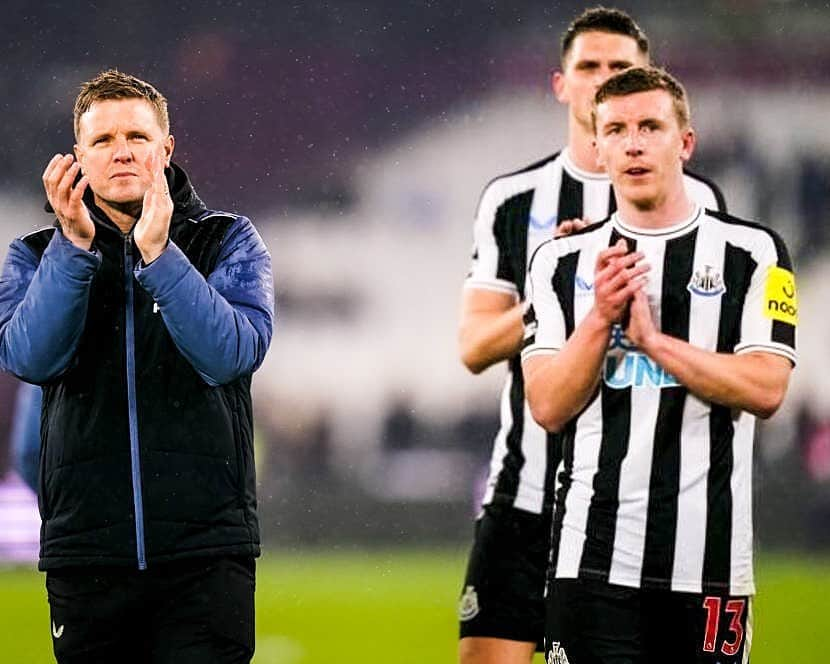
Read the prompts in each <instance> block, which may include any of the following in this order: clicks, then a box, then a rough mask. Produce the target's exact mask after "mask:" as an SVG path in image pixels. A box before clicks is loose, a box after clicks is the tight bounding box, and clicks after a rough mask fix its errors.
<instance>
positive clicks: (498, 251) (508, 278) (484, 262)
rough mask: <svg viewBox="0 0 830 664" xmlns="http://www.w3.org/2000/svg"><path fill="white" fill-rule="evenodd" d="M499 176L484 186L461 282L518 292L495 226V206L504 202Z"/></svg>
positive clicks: (502, 239)
mask: <svg viewBox="0 0 830 664" xmlns="http://www.w3.org/2000/svg"><path fill="white" fill-rule="evenodd" d="M503 190H504V186H503V182H502V180H495V181H494V182H491V183H490V185H488V187H487V188H486V189H485V190H484V193H483V194H482V196H481V201H480V203H479V205H478V211H477V213H476V220H475V225H474V227H473V256H472V263H471V265H470V271H469V272H468V274H467V279H466V281H465V282H464V286H465V287H467V288H483V289H485V290H493V291H500V292H504V293H512V294H515V295H518V293H519V289H518V286H517V284H518V282H519V278H520V276H524V275H518V274H515V267H514V262H513V261H511V260H510V256H509V248H508V246H507V242H506V237H505V235H504V234H503V233H498V232H497V230H496V222H497V219H498V210H499V206H500V205H502V203H503V202H504V198H505V194H504V191H503Z"/></svg>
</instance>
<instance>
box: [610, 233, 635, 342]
mask: <svg viewBox="0 0 830 664" xmlns="http://www.w3.org/2000/svg"><path fill="white" fill-rule="evenodd" d="M620 238H622V239H623V240H625V243H626V245H628V253H629V254H630V253H632V252H634V251H637V240H635V239H634V238H631V237H627V236H625V235H622V234H620V232H619V231H618V230H617V229H616V228H612V229H611V237H610V239H609V240H608V246H609V247H613V246H614V245H615V244H617V242H619V241H620ZM629 307H630V305H626V307H625V310H624V312H623V315H622V319H621V320H620V325H621V326H622V328H623V329H625V328H627V327H628V322H629V320H630V318H629V313H630V308H629Z"/></svg>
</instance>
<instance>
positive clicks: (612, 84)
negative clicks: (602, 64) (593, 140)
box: [591, 67, 692, 133]
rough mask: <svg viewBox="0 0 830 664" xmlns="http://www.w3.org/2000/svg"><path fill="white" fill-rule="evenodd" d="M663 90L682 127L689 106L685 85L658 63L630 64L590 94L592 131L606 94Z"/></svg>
mask: <svg viewBox="0 0 830 664" xmlns="http://www.w3.org/2000/svg"><path fill="white" fill-rule="evenodd" d="M650 90H665V91H666V92H668V93H669V95H670V96H671V98H672V102H673V103H674V113H675V116H676V117H677V124H678V125H680V128H681V129H686V128H687V127H688V126H689V123H690V122H691V119H692V114H691V111H690V109H689V97H688V95H687V94H686V90H685V88H684V87H683V86H682V85H681V84H680V81H678V80H677V79H676V78H675V77H674V76H672V75H671V74H669V73H668V72H667V71H666V70H665V69H660V68H659V67H631V68H630V69H626V70H625V71H622V72H620V73H619V74H615V75H614V76H612V77H611V78H609V79H608V80H607V81H605V83H603V84H602V85H601V86H600V88H599V90H597V93H596V95H595V96H594V109H593V112H592V113H591V118H592V122H593V126H594V133H596V131H597V106H599V105H600V104H601V103H602V102H604V101H605V100H607V99H608V98H610V97H626V96H628V95H633V94H635V93H637V92H649V91H650Z"/></svg>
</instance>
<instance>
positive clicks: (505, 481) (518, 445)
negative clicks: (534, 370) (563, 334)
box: [494, 355, 525, 501]
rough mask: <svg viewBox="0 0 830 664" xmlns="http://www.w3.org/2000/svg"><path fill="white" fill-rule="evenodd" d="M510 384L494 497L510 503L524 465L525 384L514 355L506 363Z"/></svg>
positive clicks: (520, 366) (519, 363)
mask: <svg viewBox="0 0 830 664" xmlns="http://www.w3.org/2000/svg"><path fill="white" fill-rule="evenodd" d="M508 365H509V367H510V372H511V374H512V378H513V380H512V382H511V384H510V412H511V414H512V418H513V420H512V424H511V425H510V431H508V432H507V438H506V441H505V443H506V446H507V452H506V454H505V455H504V459H502V463H501V470H500V471H499V479H498V480H497V481H496V486H495V489H494V491H495V494H496V496H498V495H502V496H509V497H510V499H511V501H512V500H515V499H516V494H517V493H518V489H519V474H520V473H521V472H522V468H523V467H524V465H525V455H524V454H523V453H522V436H523V435H524V425H525V409H524V404H525V389H524V387H525V383H524V376H523V375H522V362H521V359H520V356H518V355H514V356H513V357H511V358H510V360H509V361H508Z"/></svg>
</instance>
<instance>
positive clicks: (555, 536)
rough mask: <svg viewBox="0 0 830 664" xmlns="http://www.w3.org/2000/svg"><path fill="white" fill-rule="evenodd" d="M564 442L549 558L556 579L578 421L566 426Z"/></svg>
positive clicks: (549, 575)
mask: <svg viewBox="0 0 830 664" xmlns="http://www.w3.org/2000/svg"><path fill="white" fill-rule="evenodd" d="M561 438H562V440H561V441H560V444H561V446H562V448H561V449H562V462H563V464H564V472H563V473H562V483H561V484H560V485H559V491H557V492H556V503H555V507H554V510H555V511H554V514H553V525H552V527H551V539H550V557H549V558H548V562H549V563H550V564H549V565H548V578H549V579H553V578H555V577H556V563H557V561H558V560H559V543H560V542H561V540H562V522H563V521H564V519H565V501H566V499H567V497H568V491H570V488H571V484H572V480H571V477H573V468H574V440H575V439H576V420H575V419H574V420H571V421H570V422H568V424H567V425H566V426H565V429H564V430H563V431H562V435H561Z"/></svg>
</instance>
